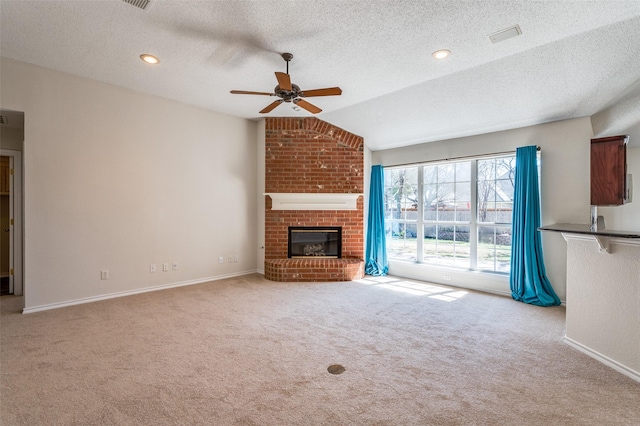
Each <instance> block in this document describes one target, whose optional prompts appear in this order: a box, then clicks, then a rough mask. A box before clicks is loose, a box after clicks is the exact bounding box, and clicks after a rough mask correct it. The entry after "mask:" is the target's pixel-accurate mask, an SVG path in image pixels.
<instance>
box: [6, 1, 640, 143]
mask: <svg viewBox="0 0 640 426" xmlns="http://www.w3.org/2000/svg"><path fill="white" fill-rule="evenodd" d="M131 2H134V3H141V4H144V3H145V2H146V1H145V0H131ZM0 19H1V21H0V49H1V54H2V56H3V57H7V58H12V59H16V60H20V61H24V62H28V63H32V64H36V65H40V66H43V67H47V68H51V69H55V70H59V71H63V72H67V73H71V74H75V75H78V76H82V77H87V78H91V79H95V80H99V81H103V82H107V83H111V84H115V85H118V86H122V87H125V88H129V89H133V90H137V91H140V92H144V93H148V94H153V95H158V96H162V97H166V98H170V99H174V100H177V101H180V102H185V103H188V104H192V105H197V106H200V107H203V108H207V109H211V110H215V111H219V112H222V113H226V114H230V115H234V116H238V117H244V118H247V119H258V118H260V117H261V114H259V113H258V111H260V110H261V109H262V108H264V107H265V106H267V105H268V104H269V103H271V102H272V101H273V98H270V97H268V96H253V95H233V94H230V93H229V91H230V90H232V89H240V90H249V91H259V92H272V91H273V88H274V86H275V85H276V84H277V81H276V78H275V75H274V72H275V71H280V72H284V71H286V63H285V62H284V60H283V59H282V58H281V56H280V54H281V53H282V52H290V53H292V54H293V55H294V58H293V60H292V61H291V62H290V64H289V74H290V75H291V79H292V81H293V83H295V84H297V85H299V86H300V87H301V88H302V89H303V90H310V89H316V88H324V87H333V86H339V87H341V88H342V90H343V93H342V95H341V96H330V97H316V98H309V99H308V101H310V102H312V103H313V104H314V105H316V106H318V107H319V108H321V109H322V110H323V112H321V113H320V114H318V117H319V118H321V119H323V120H325V121H329V122H331V123H333V124H335V125H337V126H340V127H343V128H344V129H346V130H348V131H350V132H353V133H356V134H358V135H361V136H363V137H364V138H365V142H366V144H367V146H369V148H371V149H373V150H379V149H385V148H390V147H397V146H404V145H410V144H414V143H422V142H430V141H434V140H442V139H449V138H454V137H460V136H468V135H474V134H480V133H487V132H492V131H499V130H506V129H510V128H515V127H522V126H526V125H533V124H539V123H545V122H550V121H556V120H562V119H568V118H575V117H584V116H593V118H592V122H593V124H594V131H595V133H596V135H600V136H604V135H612V134H619V133H633V132H637V137H635V135H633V136H632V138H631V144H632V145H633V144H634V143H635V144H637V145H638V146H640V0H595V1H588V0H584V1H577V0H576V1H569V0H560V1H552V0H549V1H533V0H505V1H491V0H486V1H471V0H465V1H456V0H449V1H446V0H443V1H433V0H412V1H402V0H397V1H380V0H378V1H373V0H344V1H341V0H314V1H304V0H261V1H232V0H220V1H187V0H184V1H182V0H181V1H178V0H151V1H150V2H149V4H148V5H147V6H146V8H145V9H141V8H140V7H136V6H134V5H132V4H129V3H128V2H126V1H123V0H107V1H95V0H93V1H88V0H87V1H55V0H54V1H22V0H20V1H8V0H1V1H0ZM514 25H518V26H519V28H520V29H521V34H520V35H518V36H516V37H513V38H510V39H507V40H504V41H501V42H498V43H492V41H491V40H490V38H489V37H488V36H489V35H490V34H493V33H495V32H497V31H500V30H503V29H505V28H508V27H512V26H514ZM438 49H448V50H450V51H451V55H450V56H449V57H447V58H445V59H442V60H436V59H434V58H433V57H432V53H433V52H434V51H436V50H438ZM143 53H150V54H153V55H156V56H157V57H159V58H160V61H161V62H160V63H159V64H158V65H154V66H151V65H148V64H146V63H143V62H142V61H141V60H140V58H139V56H140V55H141V54H143ZM0 102H1V98H0ZM0 106H2V107H4V108H7V107H8V106H7V105H0ZM292 106H293V105H292V104H287V103H285V104H282V105H280V106H279V107H277V108H276V109H274V110H273V111H272V112H270V113H269V115H271V116H307V115H309V113H308V112H307V111H305V110H300V111H296V110H294V109H293V108H292Z"/></svg>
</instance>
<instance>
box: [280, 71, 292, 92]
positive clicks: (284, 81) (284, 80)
mask: <svg viewBox="0 0 640 426" xmlns="http://www.w3.org/2000/svg"><path fill="white" fill-rule="evenodd" d="M276 78H277V79H278V86H280V88H281V89H282V90H287V91H289V92H290V91H291V90H293V89H292V88H291V77H289V74H285V73H283V72H277V71H276Z"/></svg>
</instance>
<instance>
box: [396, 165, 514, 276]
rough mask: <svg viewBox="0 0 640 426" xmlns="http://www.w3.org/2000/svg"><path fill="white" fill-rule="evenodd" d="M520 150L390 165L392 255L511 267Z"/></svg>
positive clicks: (471, 266) (492, 267)
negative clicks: (516, 174) (439, 161)
mask: <svg viewBox="0 0 640 426" xmlns="http://www.w3.org/2000/svg"><path fill="white" fill-rule="evenodd" d="M514 179H515V156H514V155H511V156H502V157H495V158H486V157H483V158H478V159H470V160H465V161H456V162H453V161H446V162H441V163H429V164H424V165H415V166H410V167H397V168H387V169H386V170H385V223H386V228H387V229H386V237H387V250H388V256H389V258H390V259H395V260H407V261H415V262H419V263H425V264H433V265H442V266H448V267H456V268H463V269H469V270H478V271H492V272H505V273H508V272H509V269H510V264H511V220H512V219H511V214H512V210H513V193H514V183H515V182H514Z"/></svg>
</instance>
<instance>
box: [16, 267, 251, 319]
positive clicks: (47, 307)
mask: <svg viewBox="0 0 640 426" xmlns="http://www.w3.org/2000/svg"><path fill="white" fill-rule="evenodd" d="M256 272H257V271H256V270H252V271H243V272H237V273H233V274H226V275H218V276H215V277H206V278H198V279H195V280H189V281H181V282H177V283H170V284H163V285H158V286H154V287H145V288H138V289H135V290H127V291H120V292H117V293H109V294H102V295H99V296H92V297H85V298H82V299H74V300H67V301H64V302H56V303H50V304H47V305H40V306H32V307H30V308H24V309H23V310H22V313H23V314H31V313H34V312H41V311H48V310H50V309H58V308H64V307H67V306H73V305H81V304H84V303H92V302H98V301H100V300H107V299H115V298H117V297H125V296H132V295H134V294H140V293H149V292H151V291H158V290H166V289H169V288H176V287H184V286H188V285H194V284H202V283H206V282H210V281H218V280H223V279H225V278H233V277H239V276H242V275H249V274H255V273H256Z"/></svg>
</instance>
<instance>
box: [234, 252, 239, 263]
mask: <svg viewBox="0 0 640 426" xmlns="http://www.w3.org/2000/svg"><path fill="white" fill-rule="evenodd" d="M233 261H234V262H235V263H238V255H237V254H236V255H235V256H233Z"/></svg>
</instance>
